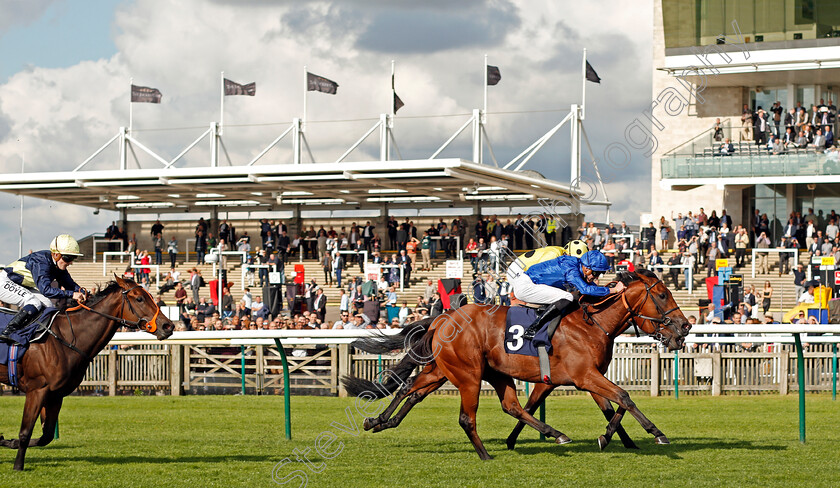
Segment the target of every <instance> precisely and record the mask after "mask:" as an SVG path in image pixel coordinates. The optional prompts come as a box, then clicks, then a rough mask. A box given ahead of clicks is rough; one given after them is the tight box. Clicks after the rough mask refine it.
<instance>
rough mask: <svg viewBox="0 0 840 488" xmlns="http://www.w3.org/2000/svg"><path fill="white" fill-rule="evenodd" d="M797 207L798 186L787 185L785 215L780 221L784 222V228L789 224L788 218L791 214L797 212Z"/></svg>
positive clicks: (804, 210) (781, 216)
mask: <svg viewBox="0 0 840 488" xmlns="http://www.w3.org/2000/svg"><path fill="white" fill-rule="evenodd" d="M795 207H796V185H794V184H793V183H788V184H786V185H785V214H784V215H780V216H779V220H780V221H781V222H782V225H783V226H784V225H785V224H786V223H787V216H788V215H790V214H791V212H793V211H795V210H796V209H795ZM802 210H803V211H802V213H803V214H804V213H805V212H806V209H804V208H803V209H802Z"/></svg>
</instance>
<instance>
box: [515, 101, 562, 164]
mask: <svg viewBox="0 0 840 488" xmlns="http://www.w3.org/2000/svg"><path fill="white" fill-rule="evenodd" d="M571 118H572V113H571V112H569V114H568V115H566V116H565V117H563V120H561V121H560V123H559V124H557V125H555V126H554V127H553V128H552V129H551V130H550V131H548V132H546V133H545V134H543V135H542V137H540V138H539V139H537V140H536V141H534V143H533V144H531V145H530V146H528V148H527V149H525V150H524V151H522V152H521V153H519V155H518V156H516V157H515V158H513V159H511V160H510V162H509V163H508V164H506V165H504V166H502V169H508V168H509V167H511V166H513V164H514V163H516V162H517V161H519V160H520V159H522V157H523V156H525V159H524V160H523V161H522V162H521V163H519V166H517V167H516V168H514V169H513V171H519V169H520V168H522V166H524V165H525V163H527V162H528V161H530V160H531V158H532V157H534V154H536V152H537V151H539V150H540V148H542V147H543V145H545V143H546V142H548V140H549V139H551V137H552V136H554V134H556V133H557V131H558V130H560V128H561V127H563V124H565V123H566V122H568V121H569V120H571ZM526 155H527V156H526Z"/></svg>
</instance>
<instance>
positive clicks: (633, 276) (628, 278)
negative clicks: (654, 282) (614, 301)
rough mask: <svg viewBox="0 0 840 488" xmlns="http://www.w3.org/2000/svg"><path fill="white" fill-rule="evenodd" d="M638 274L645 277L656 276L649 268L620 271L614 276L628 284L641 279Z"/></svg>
mask: <svg viewBox="0 0 840 488" xmlns="http://www.w3.org/2000/svg"><path fill="white" fill-rule="evenodd" d="M639 276H645V277H647V278H656V274H654V272H653V271H651V270H649V269H638V270H636V271H635V272H629V271H621V272H619V273H618V274H616V275H615V278H616V279H617V280H618V281H620V282H622V283H624V284H625V285H627V286H629V285H630V283H633V282H634V281H639V280H641V278H639Z"/></svg>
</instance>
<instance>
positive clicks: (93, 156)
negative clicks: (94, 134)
mask: <svg viewBox="0 0 840 488" xmlns="http://www.w3.org/2000/svg"><path fill="white" fill-rule="evenodd" d="M120 134H121V132H117V135H115V136H114V137H112V138H111V139H110V140H109V141H108V142H106V143H105V144H103V145H102V147H100V148H99V149H97V150H96V152H95V153H93V154H91V155H90V157H89V158H87V159H85V162H84V163H82V164H80V165H78V166H76V167H75V168H74V169H73V171H79V170H80V169H82V168H83V167H84V166H85V165H86V164H88V163H89V162H90V160H91V159H93V158H95V157H96V156H98V155H99V153H101V152H102V151H104V150H105V148H106V147H108V146H110V145H111V144H112V143H113V142H114V141H116V140H117V139H119V138H120Z"/></svg>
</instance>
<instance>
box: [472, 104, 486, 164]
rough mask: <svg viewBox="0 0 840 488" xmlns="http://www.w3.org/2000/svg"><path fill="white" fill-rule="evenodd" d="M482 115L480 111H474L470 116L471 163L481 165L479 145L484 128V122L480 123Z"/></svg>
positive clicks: (480, 146) (480, 145)
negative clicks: (471, 125)
mask: <svg viewBox="0 0 840 488" xmlns="http://www.w3.org/2000/svg"><path fill="white" fill-rule="evenodd" d="M481 119H482V115H481V110H479V109H474V110H473V115H472V121H473V130H472V133H473V159H472V160H473V162H476V163H478V164H481V162H482V149H483V145H482V144H481V135H482V131H481V129H482V128H483V127H484V122H482V120H481Z"/></svg>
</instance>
